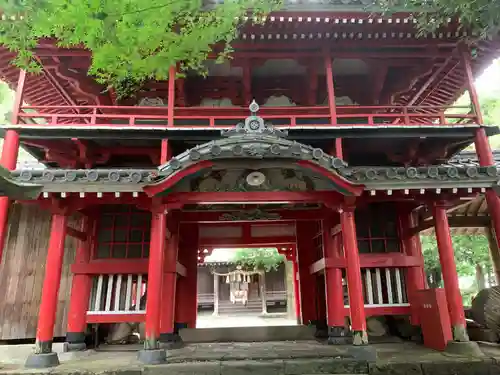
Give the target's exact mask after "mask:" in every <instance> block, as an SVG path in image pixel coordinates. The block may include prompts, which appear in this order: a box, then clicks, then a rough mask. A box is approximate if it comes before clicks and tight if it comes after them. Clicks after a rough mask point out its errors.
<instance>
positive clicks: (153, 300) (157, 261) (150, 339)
mask: <svg viewBox="0 0 500 375" xmlns="http://www.w3.org/2000/svg"><path fill="white" fill-rule="evenodd" d="M151 213H152V215H151V236H150V237H151V240H150V248H149V263H148V284H147V293H148V294H147V301H146V329H145V331H146V337H145V339H144V350H142V351H140V352H139V360H140V361H141V362H143V363H147V364H154V363H161V362H164V361H165V360H166V353H165V350H162V349H160V348H159V341H158V340H159V338H160V308H161V294H162V290H161V288H162V280H163V266H164V261H163V257H164V253H165V247H166V244H167V239H166V231H167V216H166V213H165V206H164V205H162V204H161V203H159V202H153V205H152V207H151Z"/></svg>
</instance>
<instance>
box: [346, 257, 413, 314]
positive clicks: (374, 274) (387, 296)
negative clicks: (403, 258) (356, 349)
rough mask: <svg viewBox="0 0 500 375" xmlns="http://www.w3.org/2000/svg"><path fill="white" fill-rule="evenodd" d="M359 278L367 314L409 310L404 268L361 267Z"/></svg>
mask: <svg viewBox="0 0 500 375" xmlns="http://www.w3.org/2000/svg"><path fill="white" fill-rule="evenodd" d="M361 278H362V282H363V296H364V302H365V308H366V311H367V315H385V314H384V313H387V314H388V315H390V314H395V313H405V312H407V311H408V310H409V306H410V304H409V303H408V297H407V294H406V287H405V280H404V268H389V267H387V268H362V269H361ZM345 307H346V308H347V307H349V305H348V304H346V305H345ZM372 309H373V311H370V310H372ZM377 309H378V311H377Z"/></svg>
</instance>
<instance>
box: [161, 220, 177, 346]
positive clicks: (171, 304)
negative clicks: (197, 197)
mask: <svg viewBox="0 0 500 375" xmlns="http://www.w3.org/2000/svg"><path fill="white" fill-rule="evenodd" d="M174 220H175V219H174ZM171 230H172V231H171V233H170V241H169V243H168V246H167V249H166V253H165V269H164V274H163V286H162V297H161V301H162V307H161V318H160V342H163V343H175V342H177V341H178V337H177V335H176V332H175V329H174V314H175V303H176V298H175V297H176V296H175V291H176V281H177V250H178V246H179V233H178V231H179V225H178V223H177V222H174V223H172V225H171Z"/></svg>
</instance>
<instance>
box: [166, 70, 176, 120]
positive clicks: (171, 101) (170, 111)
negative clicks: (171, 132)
mask: <svg viewBox="0 0 500 375" xmlns="http://www.w3.org/2000/svg"><path fill="white" fill-rule="evenodd" d="M176 71H177V67H176V66H175V65H172V66H171V67H170V69H169V70H168V102H167V106H168V107H167V117H168V121H167V126H168V127H173V126H174V108H175V75H176Z"/></svg>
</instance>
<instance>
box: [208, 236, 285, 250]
mask: <svg viewBox="0 0 500 375" xmlns="http://www.w3.org/2000/svg"><path fill="white" fill-rule="evenodd" d="M249 243H251V244H253V245H259V246H271V247H272V246H281V245H288V244H291V243H295V236H279V237H278V236H276V237H252V238H251V239H248V238H200V242H199V246H200V247H221V246H224V247H233V246H243V245H247V244H249Z"/></svg>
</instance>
